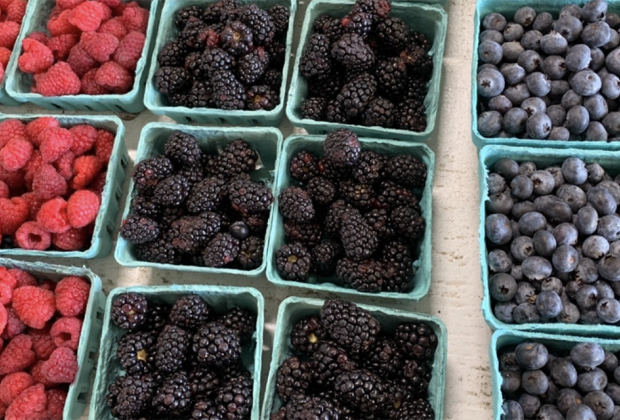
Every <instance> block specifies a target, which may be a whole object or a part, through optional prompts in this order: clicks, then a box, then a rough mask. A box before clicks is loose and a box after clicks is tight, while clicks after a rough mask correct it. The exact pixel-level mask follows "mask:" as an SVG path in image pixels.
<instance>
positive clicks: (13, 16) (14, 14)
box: [6, 0, 28, 24]
mask: <svg viewBox="0 0 620 420" xmlns="http://www.w3.org/2000/svg"><path fill="white" fill-rule="evenodd" d="M26 7H28V2H27V1H24V0H13V1H12V2H11V3H9V5H8V7H7V8H6V17H7V19H8V20H10V21H13V22H17V23H19V24H21V23H22V20H24V15H25V14H26Z"/></svg>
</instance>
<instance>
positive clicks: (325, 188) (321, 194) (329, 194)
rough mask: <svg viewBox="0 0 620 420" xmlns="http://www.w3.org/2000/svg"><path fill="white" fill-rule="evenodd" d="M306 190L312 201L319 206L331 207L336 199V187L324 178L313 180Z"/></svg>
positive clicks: (318, 177) (319, 177)
mask: <svg viewBox="0 0 620 420" xmlns="http://www.w3.org/2000/svg"><path fill="white" fill-rule="evenodd" d="M306 188H307V191H308V194H310V197H311V198H312V201H313V202H314V203H315V204H317V205H319V206H329V205H330V204H331V203H332V202H333V201H334V198H335V197H336V187H335V186H334V184H332V183H331V182H330V181H329V180H328V179H327V178H323V177H322V176H317V177H314V178H312V179H311V180H310V181H309V182H308V186H307V187H306Z"/></svg>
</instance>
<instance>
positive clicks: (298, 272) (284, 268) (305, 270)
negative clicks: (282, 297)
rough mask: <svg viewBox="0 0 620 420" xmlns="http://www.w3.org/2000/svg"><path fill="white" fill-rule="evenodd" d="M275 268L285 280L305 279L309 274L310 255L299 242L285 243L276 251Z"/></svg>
mask: <svg viewBox="0 0 620 420" xmlns="http://www.w3.org/2000/svg"><path fill="white" fill-rule="evenodd" d="M275 258H276V268H277V270H278V273H279V274H280V275H281V276H282V277H283V278H284V279H286V280H295V281H306V280H308V276H309V275H310V266H311V255H310V251H308V249H307V248H306V247H305V246H304V245H302V244H300V243H298V242H297V243H292V244H285V245H282V246H281V247H280V249H278V251H276V255H275Z"/></svg>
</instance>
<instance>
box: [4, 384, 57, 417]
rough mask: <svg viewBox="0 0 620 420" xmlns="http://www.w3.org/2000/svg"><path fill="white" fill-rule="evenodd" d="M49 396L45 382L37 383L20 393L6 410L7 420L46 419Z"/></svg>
mask: <svg viewBox="0 0 620 420" xmlns="http://www.w3.org/2000/svg"><path fill="white" fill-rule="evenodd" d="M46 408H47V397H46V396H45V387H44V386H43V384H36V385H33V386H31V387H30V388H28V389H26V390H25V391H24V392H22V393H21V394H19V396H18V397H17V398H15V401H13V404H11V405H10V406H9V408H8V409H7V410H6V415H5V420H44V419H45V417H46V415H47V413H46Z"/></svg>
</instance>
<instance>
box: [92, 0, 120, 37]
mask: <svg viewBox="0 0 620 420" xmlns="http://www.w3.org/2000/svg"><path fill="white" fill-rule="evenodd" d="M97 4H99V7H101V16H103V17H102V18H101V22H102V23H103V22H106V21H108V20H110V19H112V16H114V13H113V12H112V9H110V8H109V7H108V6H106V5H105V4H103V3H102V2H100V1H98V0H97ZM119 41H120V39H119Z"/></svg>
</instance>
